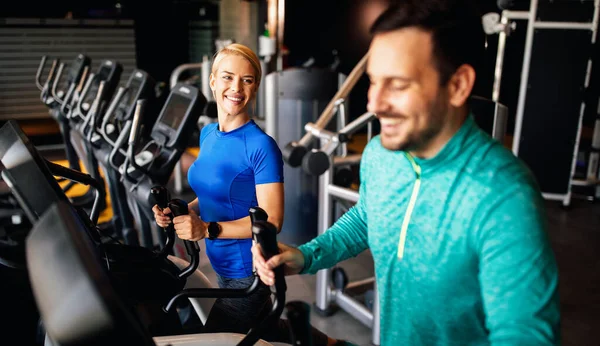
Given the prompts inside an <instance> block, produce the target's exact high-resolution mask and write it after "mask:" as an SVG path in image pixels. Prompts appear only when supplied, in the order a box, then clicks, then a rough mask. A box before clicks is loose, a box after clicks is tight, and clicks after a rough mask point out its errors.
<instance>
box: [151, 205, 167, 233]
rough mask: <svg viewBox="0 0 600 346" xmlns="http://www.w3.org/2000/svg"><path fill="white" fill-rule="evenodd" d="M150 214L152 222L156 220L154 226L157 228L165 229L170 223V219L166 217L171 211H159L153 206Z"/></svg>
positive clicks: (156, 206)
mask: <svg viewBox="0 0 600 346" xmlns="http://www.w3.org/2000/svg"><path fill="white" fill-rule="evenodd" d="M152 212H153V213H154V220H156V224H157V225H158V226H159V227H162V228H166V227H167V226H169V224H170V223H171V218H170V217H169V216H167V215H168V214H170V213H171V210H170V209H169V208H168V207H167V208H165V209H163V210H161V209H160V208H159V207H158V205H156V204H155V205H154V207H152Z"/></svg>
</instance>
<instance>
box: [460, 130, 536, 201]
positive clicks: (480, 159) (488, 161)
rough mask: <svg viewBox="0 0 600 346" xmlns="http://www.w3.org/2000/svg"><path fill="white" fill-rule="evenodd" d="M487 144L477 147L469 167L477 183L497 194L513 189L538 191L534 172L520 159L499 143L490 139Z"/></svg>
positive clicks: (469, 172)
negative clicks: (528, 188) (524, 188)
mask: <svg viewBox="0 0 600 346" xmlns="http://www.w3.org/2000/svg"><path fill="white" fill-rule="evenodd" d="M486 142H487V143H481V144H480V145H477V147H476V148H475V150H474V151H473V153H472V154H471V157H470V159H469V164H468V166H467V172H468V174H469V175H470V176H471V178H472V179H473V180H474V181H475V182H479V183H481V184H484V185H485V186H488V187H489V188H490V189H493V190H495V192H501V191H505V190H507V189H508V188H511V187H512V188H523V187H530V188H532V189H534V190H535V189H538V184H537V181H536V179H535V177H534V175H533V173H532V171H531V170H530V169H529V167H528V166H527V165H526V164H525V163H524V162H523V161H522V160H521V159H520V158H518V157H517V156H515V155H514V154H513V152H512V151H510V150H509V149H508V148H506V147H505V146H503V145H502V144H501V143H500V142H498V141H495V140H492V139H488V140H487V141H486Z"/></svg>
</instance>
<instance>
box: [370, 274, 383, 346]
mask: <svg viewBox="0 0 600 346" xmlns="http://www.w3.org/2000/svg"><path fill="white" fill-rule="evenodd" d="M373 292H374V293H375V296H374V297H373V330H372V331H371V332H372V334H371V342H372V343H373V345H380V344H381V341H380V331H381V324H380V321H379V316H380V313H379V311H380V309H379V292H378V291H377V282H375V287H374V288H373Z"/></svg>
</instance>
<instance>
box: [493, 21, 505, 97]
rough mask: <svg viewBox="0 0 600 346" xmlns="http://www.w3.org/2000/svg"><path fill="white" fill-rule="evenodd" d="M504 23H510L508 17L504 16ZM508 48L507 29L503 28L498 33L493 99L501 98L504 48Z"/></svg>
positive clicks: (502, 22)
mask: <svg viewBox="0 0 600 346" xmlns="http://www.w3.org/2000/svg"><path fill="white" fill-rule="evenodd" d="M500 23H501V24H502V25H505V26H506V25H508V18H507V17H504V16H503V17H502V19H501V20H500ZM505 48H506V30H502V31H501V32H500V34H499V35H498V52H497V53H496V68H495V70H494V88H493V90H492V100H493V101H494V102H498V100H499V99H500V82H501V80H502V68H503V66H504V50H505Z"/></svg>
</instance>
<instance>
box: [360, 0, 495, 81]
mask: <svg viewBox="0 0 600 346" xmlns="http://www.w3.org/2000/svg"><path fill="white" fill-rule="evenodd" d="M408 27H416V28H419V29H421V30H424V31H427V32H430V33H431V34H432V41H433V59H434V62H435V63H436V65H437V70H438V72H439V75H440V84H442V85H445V84H446V83H447V82H448V81H449V80H450V77H451V76H452V74H454V72H455V71H456V69H457V68H458V67H459V66H460V65H462V64H469V65H471V66H473V68H474V69H475V70H477V69H478V67H479V64H480V63H481V61H482V59H483V53H484V50H485V34H484V32H483V26H482V24H481V14H480V12H479V11H478V9H477V6H476V4H475V1H468V0H397V1H396V2H394V3H393V4H392V5H390V7H389V8H388V9H387V10H386V11H384V12H383V13H382V14H381V15H380V16H379V18H377V20H376V21H375V23H373V26H372V27H371V34H373V35H375V34H378V33H385V32H390V31H395V30H399V29H403V28H408Z"/></svg>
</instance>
